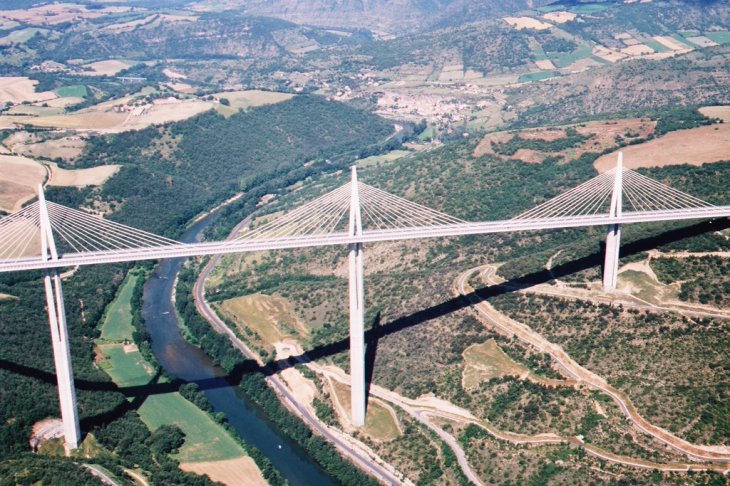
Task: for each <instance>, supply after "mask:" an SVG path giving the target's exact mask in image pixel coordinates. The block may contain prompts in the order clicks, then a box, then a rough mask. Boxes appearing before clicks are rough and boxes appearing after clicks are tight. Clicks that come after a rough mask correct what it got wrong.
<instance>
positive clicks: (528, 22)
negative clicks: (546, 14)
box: [502, 17, 552, 30]
mask: <svg viewBox="0 0 730 486" xmlns="http://www.w3.org/2000/svg"><path fill="white" fill-rule="evenodd" d="M502 20H504V21H505V22H507V23H508V24H510V25H513V26H514V27H515V29H517V30H521V29H535V30H545V29H549V28H550V27H552V25H550V24H548V23H546V22H541V21H539V20H537V19H533V18H532V17H504V18H503V19H502Z"/></svg>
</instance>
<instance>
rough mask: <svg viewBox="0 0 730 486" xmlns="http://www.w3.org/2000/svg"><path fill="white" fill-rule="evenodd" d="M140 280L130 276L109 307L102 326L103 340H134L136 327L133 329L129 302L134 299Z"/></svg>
mask: <svg viewBox="0 0 730 486" xmlns="http://www.w3.org/2000/svg"><path fill="white" fill-rule="evenodd" d="M138 278H139V277H137V276H136V275H130V276H129V277H128V278H127V281H126V282H125V283H124V286H123V287H122V289H121V290H120V291H119V294H118V295H117V298H116V299H115V300H114V302H113V303H112V305H110V306H109V309H108V310H107V315H106V319H105V320H104V322H103V323H102V326H101V337H102V339H105V340H108V341H117V342H118V341H125V340H131V339H132V333H133V332H134V327H132V314H131V311H132V306H131V304H130V302H129V300H130V299H131V298H132V292H133V291H134V285H135V284H136V283H137V279H138Z"/></svg>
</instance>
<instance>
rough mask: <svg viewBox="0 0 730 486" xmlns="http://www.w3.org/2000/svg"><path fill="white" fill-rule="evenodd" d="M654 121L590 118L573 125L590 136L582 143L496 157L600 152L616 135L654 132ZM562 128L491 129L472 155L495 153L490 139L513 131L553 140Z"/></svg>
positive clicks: (532, 160) (574, 155)
mask: <svg viewBox="0 0 730 486" xmlns="http://www.w3.org/2000/svg"><path fill="white" fill-rule="evenodd" d="M655 125H656V122H654V121H645V120H641V119H640V118H628V119H625V120H608V121H592V122H587V123H583V124H580V125H573V128H575V130H576V131H577V132H578V133H579V134H581V135H584V136H590V135H592V137H591V138H589V139H588V140H587V141H586V142H585V143H584V144H583V145H580V146H578V147H572V148H569V149H566V150H563V151H560V152H552V153H547V152H538V151H535V150H530V149H520V150H518V151H517V152H515V154H514V155H512V156H511V157H507V156H500V157H502V158H503V159H509V158H511V159H517V160H522V161H523V162H530V163H535V162H541V161H542V160H543V159H544V158H545V157H547V156H549V155H562V156H563V157H565V158H566V159H567V160H573V159H576V158H578V157H580V156H581V155H582V154H583V153H584V152H602V151H604V150H606V149H609V148H612V147H615V146H616V136H621V137H628V138H630V137H629V136H633V137H646V136H647V135H649V134H650V133H652V132H653V131H654V127H655ZM564 128H565V127H558V128H557V129H556V128H554V127H553V128H537V129H529V130H523V131H521V132H494V133H489V134H487V135H486V136H485V137H484V138H483V139H482V141H481V142H479V145H477V147H476V148H475V149H474V155H475V156H480V155H484V154H495V152H494V149H493V148H492V142H494V143H495V144H500V143H504V142H506V141H508V140H509V139H511V138H512V137H513V136H514V135H515V134H516V135H518V136H519V137H520V138H523V139H526V140H537V139H539V140H548V141H550V140H557V139H559V138H562V137H565V131H564ZM611 160H612V161H613V162H612V164H613V165H611V167H613V166H614V165H616V156H615V155H611Z"/></svg>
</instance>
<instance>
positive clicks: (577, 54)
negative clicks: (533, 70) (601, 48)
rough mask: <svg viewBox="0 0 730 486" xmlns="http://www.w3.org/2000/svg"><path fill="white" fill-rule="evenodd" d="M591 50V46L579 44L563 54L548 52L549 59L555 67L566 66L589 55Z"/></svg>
mask: <svg viewBox="0 0 730 486" xmlns="http://www.w3.org/2000/svg"><path fill="white" fill-rule="evenodd" d="M592 52H593V50H592V49H591V46H580V47H579V48H578V49H576V50H575V51H573V52H569V53H565V54H562V53H556V54H550V60H551V61H553V64H555V65H556V66H557V67H567V66H570V65H571V64H573V63H574V62H575V61H577V60H579V59H583V58H586V57H588V56H590V55H591V53H592Z"/></svg>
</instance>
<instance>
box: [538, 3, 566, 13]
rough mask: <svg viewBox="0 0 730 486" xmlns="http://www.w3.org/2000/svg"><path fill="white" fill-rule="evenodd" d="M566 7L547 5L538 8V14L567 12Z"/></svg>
mask: <svg viewBox="0 0 730 486" xmlns="http://www.w3.org/2000/svg"><path fill="white" fill-rule="evenodd" d="M565 8H566V7H565V5H545V6H543V7H538V8H537V11H538V12H545V13H547V12H555V11H557V10H565Z"/></svg>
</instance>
